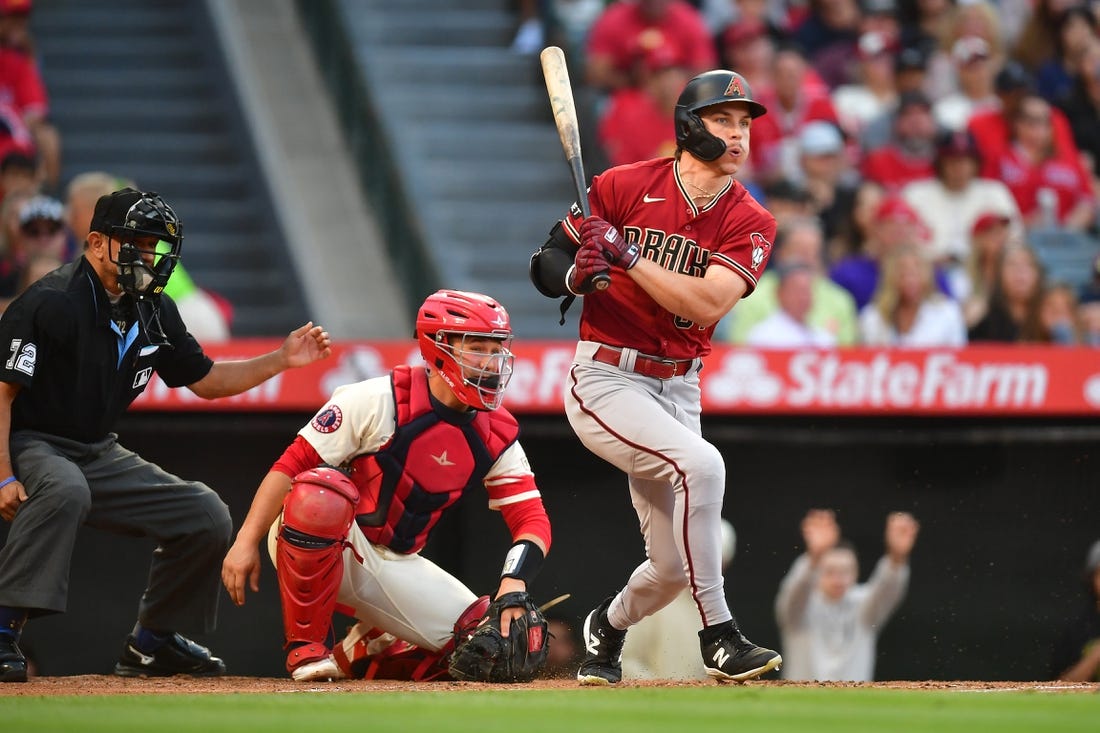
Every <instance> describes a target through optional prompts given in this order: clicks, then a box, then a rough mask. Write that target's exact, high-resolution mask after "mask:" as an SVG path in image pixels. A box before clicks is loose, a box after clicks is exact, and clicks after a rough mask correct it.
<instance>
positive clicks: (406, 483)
mask: <svg viewBox="0 0 1100 733" xmlns="http://www.w3.org/2000/svg"><path fill="white" fill-rule="evenodd" d="M393 396H394V403H395V405H396V407H397V415H396V417H397V420H396V422H397V425H396V429H395V430H394V433H393V436H392V437H391V438H390V439H389V441H388V442H386V444H385V445H383V446H382V447H381V448H379V449H378V451H377V452H375V453H369V454H366V455H362V456H357V457H356V458H354V459H353V460H352V461H351V468H352V473H351V480H352V482H353V483H354V484H355V486H356V488H358V489H359V504H358V506H357V507H356V509H355V515H356V516H355V522H356V524H358V525H359V528H360V529H361V530H362V531H363V534H364V535H366V537H367V539H368V540H370V541H371V542H372V543H374V544H376V545H383V546H385V547H389V548H390V549H391V550H394V551H395V552H402V553H414V552H419V551H420V549H421V548H423V547H424V543H425V542H426V541H427V538H428V533H429V531H431V528H432V527H433V526H435V523H436V522H437V521H439V517H440V515H441V514H442V513H443V511H444V510H445V509H446V508H447V507H449V506H451V505H452V504H454V503H455V502H456V501H458V499H459V497H460V496H462V493H463V492H464V491H466V490H467V489H470V488H473V487H475V486H480V485H481V484H482V482H483V480H484V479H485V476H486V474H488V473H489V469H490V468H492V466H493V464H494V463H496V460H497V459H498V458H499V457H500V455H501V453H503V452H504V451H505V450H506V449H507V448H508V446H510V445H511V444H512V443H513V442H515V440H516V437H517V436H518V435H519V425H518V424H517V423H516V420H515V418H514V417H512V415H510V414H509V413H508V412H507V411H505V410H494V411H492V412H483V411H480V410H479V411H476V412H458V411H455V410H450V409H448V408H446V407H444V406H442V405H439V404H438V403H435V404H433V402H432V399H431V397H430V392H429V391H428V377H427V374H426V373H425V371H424V370H423V369H422V368H413V367H409V366H398V367H396V368H395V369H394V370H393Z"/></svg>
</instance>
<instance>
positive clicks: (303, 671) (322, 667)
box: [290, 655, 345, 682]
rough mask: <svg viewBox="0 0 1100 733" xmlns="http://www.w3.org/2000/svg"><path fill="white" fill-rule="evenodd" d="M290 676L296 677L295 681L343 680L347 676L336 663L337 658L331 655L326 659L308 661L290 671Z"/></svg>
mask: <svg viewBox="0 0 1100 733" xmlns="http://www.w3.org/2000/svg"><path fill="white" fill-rule="evenodd" d="M290 676H291V677H293V678H294V681H295V682H316V681H319V680H342V679H344V677H345V675H344V673H343V672H342V671H341V670H340V667H338V666H337V665H336V660H335V659H333V658H332V656H331V655H330V656H327V657H325V658H324V659H318V660H316V661H313V662H306V663H305V664H303V665H302V666H301V667H295V668H294V671H293V672H291V673H290Z"/></svg>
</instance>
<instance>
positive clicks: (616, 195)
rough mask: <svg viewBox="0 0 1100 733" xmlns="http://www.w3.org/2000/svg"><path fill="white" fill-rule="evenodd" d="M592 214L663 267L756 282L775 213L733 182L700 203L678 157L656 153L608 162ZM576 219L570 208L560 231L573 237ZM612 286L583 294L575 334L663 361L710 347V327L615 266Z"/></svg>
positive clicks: (595, 185) (592, 192) (592, 196)
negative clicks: (719, 271)
mask: <svg viewBox="0 0 1100 733" xmlns="http://www.w3.org/2000/svg"><path fill="white" fill-rule="evenodd" d="M589 202H590V204H591V208H592V215H593V216H599V217H601V218H603V219H605V220H607V221H608V222H609V223H611V224H612V225H613V226H615V227H616V228H617V229H618V230H619V231H620V232H621V233H622V235H623V237H625V238H626V240H627V241H628V242H638V243H639V245H640V247H641V252H642V257H645V258H646V259H648V260H652V261H653V262H656V263H657V264H659V265H660V266H661V267H664V268H665V269H666V270H672V271H673V272H679V273H683V274H686V275H692V276H694V277H703V275H705V274H706V271H707V268H708V267H726V268H729V269H730V270H733V271H734V272H736V273H737V274H738V275H740V276H741V277H742V278H744V280H745V282H746V283H747V284H748V290H747V291H746V292H745V294H746V295H748V294H749V293H751V292H752V291H753V290H754V289H755V288H756V282H757V280H758V278H759V277H760V275H761V274H762V273H763V272H764V267H765V266H766V265H767V262H768V257H769V256H770V255H771V247H772V245H771V243H772V241H773V240H774V239H775V217H773V216H772V215H771V214H770V213H769V212H768V211H767V209H765V208H764V207H763V206H761V205H760V204H759V203H758V202H757V201H756V199H754V198H753V197H752V195H751V194H749V192H748V191H747V190H745V187H744V186H742V185H741V184H740V183H738V182H737V181H732V180H731V182H730V184H729V185H728V186H727V187H726V188H725V189H724V190H723V191H722V192H721V193H720V194H719V195H718V196H717V197H715V198H714V199H713V200H711V201H710V202H709V203H708V204H707V205H705V206H703V207H702V208H699V207H697V206H696V205H695V203H694V202H693V201H692V199H691V196H690V194H689V193H688V191H687V188H686V187H685V185H684V183H683V182H682V181H681V180H680V169H679V163H678V162H677V161H676V160H675V159H673V158H657V159H654V160H647V161H642V162H639V163H633V164H630V165H624V166H619V167H617V168H611V169H609V170H608V171H606V172H604V173H603V174H601V175H598V176H596V177H595V178H594V179H593V180H592V186H591V188H590V189H589ZM582 221H583V217H582V216H581V213H580V209H579V208H578V207H577V206H574V207H573V208H572V210H571V211H570V213H569V216H568V217H567V218H566V219H565V222H564V224H565V231H566V232H567V233H568V234H569V236H570V237H571V238H572V239H573V241H574V242H577V243H579V242H580V235H579V234H578V231H579V229H580V225H581V222H582ZM612 280H613V282H612V285H611V287H610V288H608V289H607V290H604V291H599V292H595V293H591V294H589V295H586V296H585V297H584V308H583V310H582V311H581V322H580V337H581V339H583V340H585V341H599V342H600V343H604V344H609V345H611V346H622V347H628V348H632V349H637V350H638V351H640V352H642V353H643V354H651V355H656V356H663V357H666V358H670V359H692V358H695V357H697V356H705V355H706V354H708V353H710V340H711V335H712V334H713V333H714V327H715V325H716V324H714V325H710V326H706V327H703V326H699V325H696V324H695V323H693V322H692V321H689V320H687V319H686V318H682V317H680V316H677V315H676V314H675V313H670V312H668V311H667V310H665V309H664V308H663V307H661V306H660V305H658V304H657V302H656V301H655V300H653V298H651V297H650V296H649V294H647V293H646V292H645V291H644V290H643V289H642V288H640V287H639V286H638V285H636V284H635V283H634V281H633V280H632V279H631V278H630V277H629V276H628V275H627V274H626V273H624V272H622V271H621V270H619V271H617V272H612Z"/></svg>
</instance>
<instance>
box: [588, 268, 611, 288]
mask: <svg viewBox="0 0 1100 733" xmlns="http://www.w3.org/2000/svg"><path fill="white" fill-rule="evenodd" d="M592 284H593V285H595V286H596V290H607V289H608V288H609V287H611V276H610V275H608V274H607V273H606V272H601V273H600V274H599V275H596V276H595V277H593V278H592Z"/></svg>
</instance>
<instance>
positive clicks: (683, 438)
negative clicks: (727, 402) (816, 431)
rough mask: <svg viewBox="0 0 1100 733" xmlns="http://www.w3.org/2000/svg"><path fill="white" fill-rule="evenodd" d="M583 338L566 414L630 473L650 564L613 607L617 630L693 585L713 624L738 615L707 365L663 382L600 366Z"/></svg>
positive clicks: (629, 353)
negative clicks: (729, 599) (728, 591)
mask: <svg viewBox="0 0 1100 733" xmlns="http://www.w3.org/2000/svg"><path fill="white" fill-rule="evenodd" d="M598 346H599V344H596V343H593V342H590V341H581V342H580V343H579V344H578V345H577V353H576V357H575V361H574V364H573V366H572V368H571V369H570V372H569V376H568V377H567V378H566V380H565V381H566V385H565V412H566V416H567V417H568V418H569V424H570V425H572V426H573V430H574V431H575V432H576V433H577V436H578V437H579V438H580V439H581V442H582V443H584V445H585V446H586V447H587V448H588V449H589V450H591V451H592V452H593V453H595V454H596V455H598V456H600V457H601V458H603V459H604V460H606V461H608V462H609V463H611V464H612V465H614V466H616V467H617V468H619V469H620V470H622V471H623V472H625V473H626V474H627V476H628V477H629V485H630V497H631V501H632V502H633V504H634V510H635V512H637V514H638V520H639V523H640V526H641V531H642V536H643V537H644V538H645V548H646V560H645V562H643V563H642V564H641V565H639V566H638V567H637V568H636V569H635V570H634V573H633V574H632V575H631V577H630V580H629V582H628V583H627V585H626V587H625V588H624V589H623V590H622V592H620V593H619V594H618V595H617V596H616V598H615V600H614V601H613V602H612V603H611V607H610V609H609V610H608V618H609V620H610V621H611V624H612V626H615V627H616V628H619V629H624V628H627V627H629V626H631V625H633V624H635V623H637V622H638V621H640V620H641V619H643V618H645V617H646V616H649V615H650V614H652V613H654V612H656V611H658V610H659V609H661V608H663V607H664V606H666V605H668V604H669V603H671V602H672V600H673V599H674V598H675V597H676V596H677V594H679V593H680V592H681V591H682V590H683V589H684V588H685V587H687V588H690V589H691V595H692V599H693V600H694V601H695V604H696V606H697V608H698V610H699V615H700V618H701V620H702V622H703V624H704V625H706V626H712V625H714V624H717V623H721V622H723V621H728V620H729V619H730V618H731V614H730V610H729V606H728V604H727V603H726V597H725V589H724V585H723V579H722V524H721V523H722V497H723V494H724V493H725V484H726V470H725V463H724V461H723V459H722V454H721V453H719V451H718V449H717V448H715V447H714V446H713V445H711V444H710V443H708V442H707V441H706V440H704V439H703V438H702V436H701V427H700V413H701V406H700V399H701V395H700V391H699V369H700V365H695V366H694V367H692V368H691V369H689V370H688V372H687V373H686V374H685V375H684V376H682V377H673V378H672V379H655V378H653V377H645V376H641V375H639V374H635V373H633V372H631V371H628V370H627V369H628V368H629V367H630V366H632V364H633V360H634V358H635V356H636V354H637V352H636V351H634V350H632V349H624V350H623V357H622V360H621V361H620V366H621V367H623V368H619V367H615V366H611V365H608V364H603V363H601V362H595V361H593V360H592V354H593V353H595V351H596V348H597V347H598Z"/></svg>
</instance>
